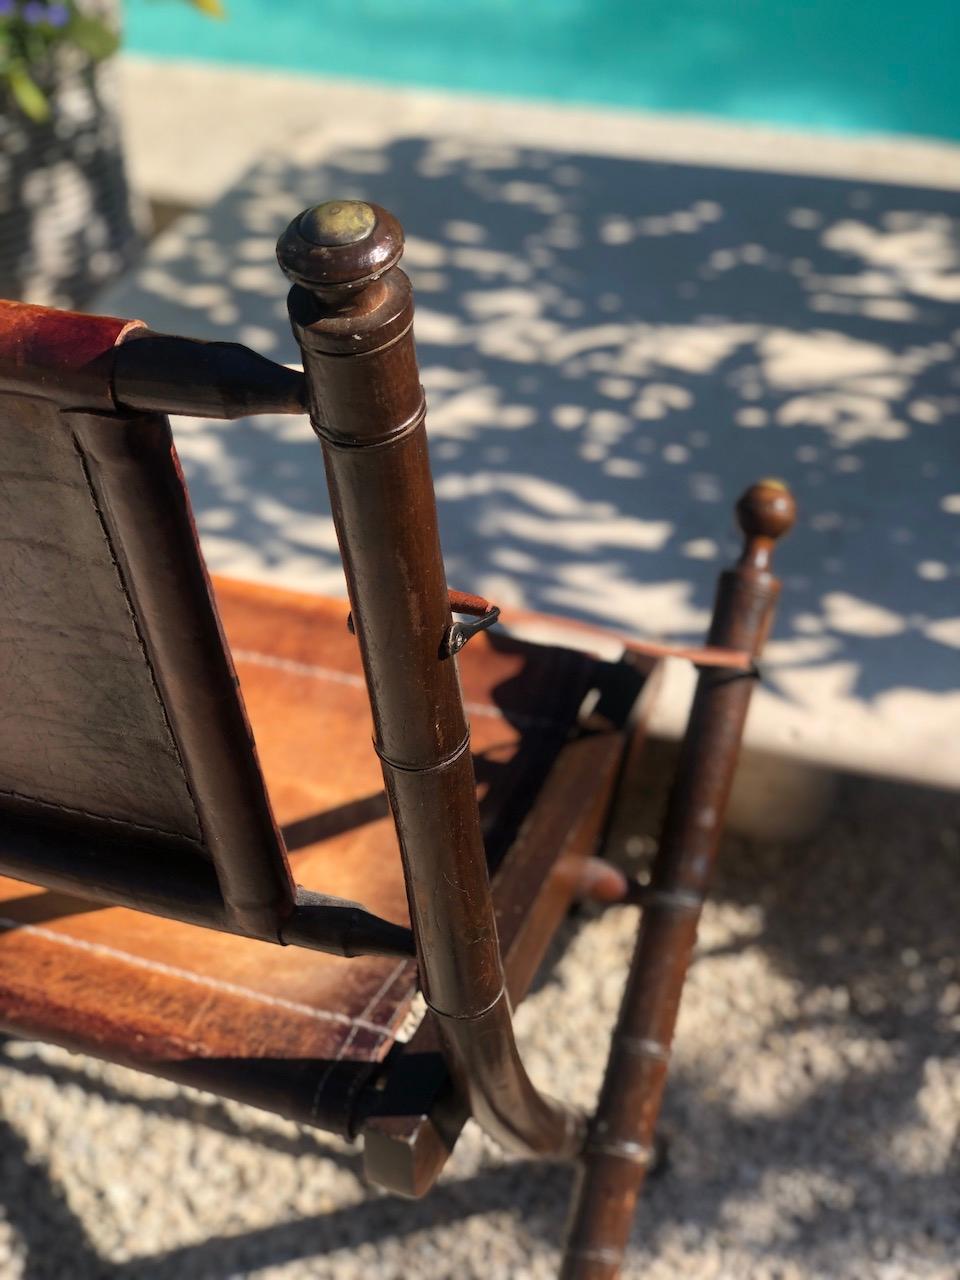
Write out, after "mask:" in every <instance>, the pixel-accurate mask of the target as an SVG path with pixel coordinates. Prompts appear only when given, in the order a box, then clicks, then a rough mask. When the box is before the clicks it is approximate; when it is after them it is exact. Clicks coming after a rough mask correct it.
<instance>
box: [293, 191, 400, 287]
mask: <svg viewBox="0 0 960 1280" xmlns="http://www.w3.org/2000/svg"><path fill="white" fill-rule="evenodd" d="M402 253H403V228H402V227H401V226H400V223H399V222H398V221H397V220H396V218H395V217H394V216H393V214H392V213H388V212H387V210H386V209H382V208H381V207H380V205H378V204H367V203H366V201H363V200H327V201H325V202H324V203H323V204H318V205H314V207H313V208H312V209H305V210H304V211H303V213H301V214H298V216H297V217H296V218H294V220H293V221H292V222H291V223H290V225H289V226H288V227H287V229H286V231H284V233H283V235H282V236H281V237H280V239H279V240H278V241H277V261H278V262H279V263H280V269H281V270H282V271H283V273H284V275H285V276H286V277H287V278H288V279H289V280H293V281H294V283H296V284H299V285H303V287H304V288H306V289H310V290H311V291H312V292H315V293H323V294H331V293H332V294H337V293H344V294H348V293H353V292H355V291H356V290H358V289H362V288H363V287H364V286H365V285H368V284H370V283H371V282H372V281H373V280H377V279H379V277H380V276H382V275H383V273H384V272H385V271H389V270H390V268H391V267H393V266H395V265H396V264H397V262H399V260H400V255H401V254H402Z"/></svg>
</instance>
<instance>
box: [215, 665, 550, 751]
mask: <svg viewBox="0 0 960 1280" xmlns="http://www.w3.org/2000/svg"><path fill="white" fill-rule="evenodd" d="M231 653H232V654H233V660H234V662H249V663H251V664H252V665H253V666H256V667H270V668H272V669H273V670H274V671H286V672H288V673H289V674H290V675H293V676H306V677H307V678H308V679H310V680H329V681H331V683H333V684H345V685H348V686H349V687H350V688H351V689H363V688H365V687H366V682H365V681H364V678H363V676H359V675H355V674H354V673H353V672H352V671H336V670H333V669H332V668H330V667H315V666H312V665H311V664H310V663H307V662H297V661H295V660H294V659H293V658H277V657H274V655H273V654H270V653H256V652H255V651H254V650H252V649H233V650H231ZM463 708H464V710H465V711H466V712H467V713H468V714H469V715H471V716H486V717H487V718H488V719H490V720H506V721H508V722H509V723H510V724H514V725H516V726H517V727H518V728H521V729H562V730H564V731H566V730H567V729H569V727H570V726H569V725H567V724H561V723H559V722H558V721H556V720H551V719H550V717H549V716H528V715H524V714H523V713H522V712H515V711H510V712H507V713H506V714H504V713H503V712H502V711H500V710H499V709H498V708H497V707H489V706H487V705H486V704H485V703H482V702H465V703H464V704H463Z"/></svg>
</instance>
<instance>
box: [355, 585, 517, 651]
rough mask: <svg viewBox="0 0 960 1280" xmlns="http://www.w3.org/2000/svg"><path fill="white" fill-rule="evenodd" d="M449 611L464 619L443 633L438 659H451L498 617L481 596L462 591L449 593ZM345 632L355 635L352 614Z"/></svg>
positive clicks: (454, 621) (460, 619) (455, 620)
mask: <svg viewBox="0 0 960 1280" xmlns="http://www.w3.org/2000/svg"><path fill="white" fill-rule="evenodd" d="M450 609H451V611H452V612H453V613H459V614H464V615H466V617H460V618H455V619H454V620H453V622H451V624H450V626H449V627H447V629H446V631H445V632H444V633H443V639H442V640H441V641H440V657H441V658H452V657H453V655H454V654H456V653H459V652H460V650H461V649H462V648H463V646H464V645H465V644H466V643H467V641H468V640H472V639H473V637H474V636H475V635H476V634H477V632H478V631H486V630H487V628H488V627H492V626H493V624H494V623H495V622H496V621H497V619H498V618H499V617H500V610H499V609H498V608H497V606H496V605H495V604H491V603H490V601H489V600H484V599H483V597H482V596H471V595H467V594H466V593H465V592H463V591H451V592H450ZM347 630H348V631H349V632H350V634H351V635H356V627H355V626H354V622H353V614H352V613H348V614H347Z"/></svg>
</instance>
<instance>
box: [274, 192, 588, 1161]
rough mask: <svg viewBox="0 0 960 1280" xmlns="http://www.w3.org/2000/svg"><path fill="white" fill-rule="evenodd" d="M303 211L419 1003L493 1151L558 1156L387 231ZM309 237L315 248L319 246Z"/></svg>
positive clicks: (566, 1129) (408, 304) (369, 210)
mask: <svg viewBox="0 0 960 1280" xmlns="http://www.w3.org/2000/svg"><path fill="white" fill-rule="evenodd" d="M341 211H342V205H340V204H333V203H328V204H327V205H325V206H319V207H318V208H317V209H315V210H308V211H306V212H305V213H304V214H301V215H300V216H299V217H298V218H296V219H294V221H293V222H292V223H291V224H290V226H289V228H288V229H287V231H286V232H285V233H284V234H283V235H282V236H281V238H280V242H279V245H278V256H279V259H280V265H281V267H282V268H283V269H284V270H285V272H286V273H287V274H288V275H289V276H290V278H291V279H293V280H294V282H295V283H294V286H293V288H292V290H291V292H290V297H289V313H290V318H291V323H292V326H293V332H294V335H295V337H296V338H297V340H298V342H299V343H300V346H301V350H302V352H303V362H304V371H305V373H306V376H307V380H308V383H309V387H310V393H309V399H310V405H311V415H312V421H313V424H314V427H315V429H316V431H317V433H318V435H319V436H320V439H321V441H322V444H323V454H324V462H325V466H326V472H327V480H328V484H329V487H330V494H331V499H332V506H333V518H334V523H335V526H336V529H337V537H338V541H339V544H340V552H341V556H342V559H343V565H344V572H345V575H346V579H347V588H348V591H349V594H350V602H351V606H352V613H353V621H354V625H355V628H356V633H357V638H358V640H359V644H360V651H361V655H362V659H363V664H364V671H365V673H366V678H367V687H368V690H369V694H370V701H371V709H372V714H373V722H374V741H375V745H376V749H377V752H378V754H379V755H380V760H381V767H382V769H383V775H384V781H385V783H386V788H387V794H388V796H389V798H390V804H391V810H392V813H393V817H394V821H395V824H396V829H397V836H398V840H399V844H400V850H401V856H402V858H403V865H404V873H405V877H406V883H407V892H408V897H409V901H410V915H411V924H412V926H413V931H414V938H415V940H416V945H417V958H418V962H419V969H420V979H421V985H422V989H423V993H424V996H425V998H426V1001H427V1004H428V1006H429V1007H430V1009H431V1011H432V1013H433V1015H434V1017H435V1019H436V1021H437V1025H438V1027H439V1029H440V1034H441V1038H442V1041H443V1045H444V1048H445V1051H446V1053H447V1055H448V1056H449V1060H450V1064H451V1066H452V1068H453V1070H454V1072H455V1075H456V1077H457V1079H458V1082H459V1084H460V1086H461V1087H462V1089H463V1090H464V1092H465V1094H466V1096H467V1097H468V1098H469V1100H470V1107H471V1111H472V1114H473V1115H474V1117H475V1118H476V1119H478V1120H479V1121H480V1123H481V1124H482V1125H483V1126H484V1127H485V1128H486V1129H487V1130H488V1132H491V1133H492V1134H494V1135H495V1136H496V1137H497V1138H498V1140H499V1141H501V1143H503V1144H504V1145H506V1146H508V1147H511V1148H513V1149H517V1150H521V1151H525V1152H529V1151H535V1152H538V1153H540V1154H543V1155H552V1156H564V1155H566V1156H569V1155H572V1154H573V1153H574V1152H575V1151H576V1150H577V1148H578V1146H579V1141H580V1128H581V1118H580V1117H579V1116H577V1115H575V1114H573V1113H572V1112H571V1111H570V1110H568V1108H566V1107H565V1106H563V1105H562V1104H560V1103H557V1102H555V1101H553V1100H552V1099H548V1098H545V1097H543V1096H542V1095H540V1094H539V1093H538V1092H537V1091H536V1090H535V1089H534V1088H533V1086H532V1084H531V1083H530V1081H529V1079H528V1078H527V1075H526V1072H525V1071H524V1069H523V1066H522V1063H521V1062H520V1059H519V1056H518V1054H517V1049H516V1045H515V1042H514V1037H513V1031H512V1026H511V1016H510V1011H509V1004H508V998H507V993H506V987H505V979H504V972H503V962H502V958H501V953H500V945H499V941H498V937H497V927H496V920H495V914H494V908H493V902H492V898H491V893H490V886H489V881H488V875H487V866H486V862H485V858H484V846H483V839H482V834H481V829H480V823H479V818H478V814H477V806H476V801H475V798H474V797H475V783H474V774H473V765H472V761H471V758H470V754H469V742H470V740H469V733H468V727H467V720H466V717H465V714H464V707H463V699H462V695H461V692H460V686H459V682H458V679H457V669H456V659H455V658H453V657H451V656H448V651H447V646H446V640H447V636H448V632H449V628H450V626H451V622H452V615H451V609H450V599H449V593H448V588H447V582H446V577H445V574H444V567H443V560H442V557H441V554H440V543H439V537H438V533H437V515H436V502H435V499H434V493H433V484H432V480H431V475H430V463H429V457H428V450H427V441H426V433H425V427H424V409H425V406H424V402H423V393H422V390H421V387H420V379H419V375H418V371H417V364H416V356H415V352H414V346H413V333H412V321H413V297H412V291H411V289H410V284H409V281H408V280H407V278H406V276H405V275H404V274H403V272H402V271H400V269H399V268H398V267H397V266H396V265H395V264H396V262H397V260H398V258H399V255H400V249H401V245H402V240H401V239H400V235H399V227H398V225H397V223H396V221H395V219H393V218H392V217H391V216H390V215H389V214H387V213H386V212H385V211H384V210H382V209H379V208H378V207H377V206H369V207H368V206H364V212H365V215H366V217H367V221H368V224H372V230H368V231H367V232H366V233H364V234H363V235H362V236H359V237H357V238H356V239H355V240H354V241H352V242H350V243H347V244H343V243H342V239H341V237H340V234H339V231H340V227H339V214H340V213H341ZM318 237H319V239H318Z"/></svg>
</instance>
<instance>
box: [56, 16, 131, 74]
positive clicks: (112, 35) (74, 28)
mask: <svg viewBox="0 0 960 1280" xmlns="http://www.w3.org/2000/svg"><path fill="white" fill-rule="evenodd" d="M68 34H69V36H70V38H71V39H72V41H73V43H74V44H75V45H76V46H77V48H79V49H82V50H83V52H84V53H86V54H88V55H89V56H90V57H91V58H93V59H94V60H95V61H98V62H99V60H100V59H101V58H109V57H110V55H111V54H112V53H116V51H117V49H118V48H119V47H120V37H119V35H118V34H117V32H116V31H113V30H111V28H110V27H108V26H107V25H106V23H104V22H98V21H97V19H96V18H87V17H85V16H84V15H83V14H82V13H76V12H75V13H74V15H73V17H72V18H71V20H70V28H69V32H68Z"/></svg>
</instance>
